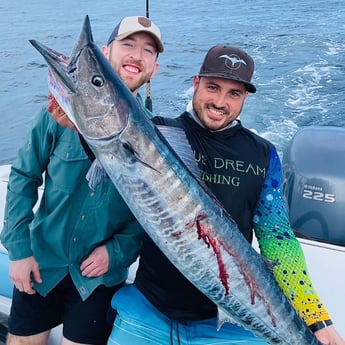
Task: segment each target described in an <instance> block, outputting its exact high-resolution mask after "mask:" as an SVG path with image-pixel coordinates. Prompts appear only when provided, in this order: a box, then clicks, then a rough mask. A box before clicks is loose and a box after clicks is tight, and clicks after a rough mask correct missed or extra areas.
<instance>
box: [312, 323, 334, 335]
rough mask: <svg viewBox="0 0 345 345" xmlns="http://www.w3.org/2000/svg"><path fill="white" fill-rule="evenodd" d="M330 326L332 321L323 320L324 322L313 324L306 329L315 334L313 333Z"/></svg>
mask: <svg viewBox="0 0 345 345" xmlns="http://www.w3.org/2000/svg"><path fill="white" fill-rule="evenodd" d="M331 325H333V322H332V320H325V321H318V322H315V323H313V324H312V325H310V326H308V327H309V329H310V330H311V331H312V332H313V333H315V332H317V331H319V330H320V329H323V328H326V327H328V326H331Z"/></svg>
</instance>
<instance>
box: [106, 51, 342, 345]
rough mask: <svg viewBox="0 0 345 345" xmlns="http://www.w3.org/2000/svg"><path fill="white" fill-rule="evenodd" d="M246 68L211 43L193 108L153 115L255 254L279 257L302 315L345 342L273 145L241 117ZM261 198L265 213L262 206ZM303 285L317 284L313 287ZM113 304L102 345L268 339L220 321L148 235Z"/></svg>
mask: <svg viewBox="0 0 345 345" xmlns="http://www.w3.org/2000/svg"><path fill="white" fill-rule="evenodd" d="M253 71H254V62H253V60H252V58H251V57H250V56H249V55H248V54H247V53H245V52H244V51H242V50H240V49H238V48H235V47H232V46H215V47H213V48H211V49H210V50H209V52H208V53H207V55H206V57H205V60H204V62H203V65H202V67H201V69H200V73H199V75H197V76H195V77H194V95H193V100H192V109H191V110H190V111H186V112H184V113H183V114H182V115H181V116H179V117H178V118H175V119H168V118H161V117H156V118H154V119H153V121H154V122H155V123H156V124H159V125H167V126H175V127H179V128H183V129H184V131H185V132H186V136H187V138H188V140H189V142H190V145H191V147H192V150H193V152H194V155H195V159H196V161H197V163H198V166H199V169H200V174H201V175H200V176H201V179H202V180H203V181H204V182H205V184H206V185H207V186H208V187H209V188H210V190H211V191H212V192H213V193H214V195H215V196H216V197H217V199H218V200H219V201H220V202H221V203H222V204H223V206H224V208H225V209H226V210H227V211H228V212H229V213H230V214H231V216H232V217H233V219H234V220H235V221H236V223H237V224H238V227H239V229H240V231H241V232H242V233H243V235H244V236H245V237H246V239H247V240H248V241H249V242H251V241H252V238H253V231H255V234H256V236H257V237H258V240H259V245H260V248H261V253H262V255H264V256H266V257H267V258H268V259H270V260H277V261H278V262H279V263H280V265H279V268H277V269H275V272H274V274H275V278H276V280H277V282H278V284H279V285H280V287H281V288H282V290H283V291H284V293H285V294H286V295H287V296H288V297H290V300H291V302H292V304H293V305H294V307H295V309H296V310H297V311H298V313H299V315H300V316H301V317H302V318H303V319H304V320H305V322H306V323H307V325H308V326H310V328H311V329H312V330H313V331H315V332H316V336H317V337H318V338H319V339H320V340H322V341H323V342H324V343H325V344H337V345H340V344H344V342H343V341H342V340H341V338H340V337H339V335H338V334H337V332H336V330H335V329H334V327H333V326H332V325H331V324H332V322H331V320H330V317H329V315H328V313H327V310H326V309H325V307H324V306H323V304H322V302H321V301H320V300H319V298H318V296H317V294H316V293H315V289H313V287H312V283H311V281H310V278H309V276H308V274H306V272H308V270H307V267H306V263H305V260H304V256H303V252H302V249H301V247H300V245H299V242H298V241H297V239H296V238H295V236H294V234H293V231H292V229H291V227H290V224H289V220H288V214H287V211H286V206H285V203H284V200H283V196H282V194H281V188H280V185H281V163H280V159H279V157H278V154H277V151H276V149H275V147H274V145H273V144H271V143H270V142H268V141H267V140H265V139H263V138H261V137H259V136H258V135H256V134H254V133H253V132H251V131H250V130H248V129H246V128H244V127H243V126H242V124H241V122H240V120H238V117H239V115H240V113H241V111H242V108H243V105H244V102H245V99H246V97H247V96H248V93H254V92H255V91H256V88H255V86H254V85H253V84H252V83H251V78H252V75H253ZM272 181H273V182H272ZM267 200H269V204H268V203H267ZM263 205H264V206H263ZM267 206H268V208H269V209H270V210H271V211H270V212H267V209H264V207H267ZM278 210H279V211H278ZM278 212H279V214H278ZM277 228H278V229H281V231H284V234H288V236H284V237H282V238H279V240H278V236H274V234H273V230H272V229H277ZM271 238H272V240H271ZM283 241H289V243H288V244H289V245H288V246H286V247H288V248H291V249H288V250H290V252H289V253H288V255H286V251H282V250H280V249H281V245H282V242H283ZM284 244H285V243H284ZM287 267H293V269H294V271H295V272H296V275H298V277H299V278H300V280H302V279H303V281H304V282H305V283H306V284H308V285H307V286H309V287H310V289H309V290H308V291H304V290H303V289H302V288H301V286H299V284H298V281H299V279H294V280H291V281H289V280H288V279H286V277H285V276H284V275H283V274H282V271H283V270H284V269H286V268H287ZM291 291H293V294H291ZM310 291H314V293H313V296H310V295H311V292H310ZM292 296H293V297H294V298H292ZM311 297H312V298H311ZM310 300H312V301H313V302H312V303H310ZM112 306H113V308H114V309H116V310H117V312H118V316H117V318H116V320H115V323H114V327H113V330H112V334H111V336H110V338H109V340H108V345H115V344H136V345H138V344H159V345H164V344H166V345H170V344H190V345H201V344H216V343H217V344H238V343H241V344H266V342H265V341H264V340H261V339H259V338H257V337H255V336H254V335H253V334H252V333H251V332H249V331H246V330H244V329H243V328H242V327H240V326H237V325H235V324H231V323H225V324H223V325H222V327H221V328H220V330H217V307H216V305H215V304H214V303H213V302H212V301H211V300H209V299H208V298H207V297H206V296H205V295H203V294H202V293H201V292H200V291H199V290H198V289H197V288H196V287H194V286H193V285H192V284H191V283H190V282H189V281H188V280H187V279H186V278H185V277H184V276H183V275H182V274H181V273H180V272H179V271H178V270H177V269H176V268H175V267H174V266H173V264H172V263H170V261H169V260H168V259H167V258H166V257H165V255H164V254H163V253H162V252H161V250H160V249H159V248H158V247H157V246H156V245H155V244H154V242H153V241H152V240H151V239H150V238H149V237H148V236H146V237H145V240H144V244H143V248H142V251H141V254H140V262H139V267H138V271H137V275H136V279H135V282H134V284H132V285H127V286H125V287H123V288H122V289H121V290H120V291H119V292H117V293H116V294H115V296H114V298H113V300H112Z"/></svg>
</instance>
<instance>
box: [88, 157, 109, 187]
mask: <svg viewBox="0 0 345 345" xmlns="http://www.w3.org/2000/svg"><path fill="white" fill-rule="evenodd" d="M107 177H108V174H107V173H106V171H105V170H104V168H103V166H102V165H101V163H100V161H99V160H98V159H95V160H94V161H93V163H92V164H91V166H90V169H89V170H88V172H87V174H86V179H87V181H88V182H89V187H90V188H91V189H92V190H95V189H96V187H97V186H98V185H99V184H100V183H101V181H102V180H103V179H104V178H107Z"/></svg>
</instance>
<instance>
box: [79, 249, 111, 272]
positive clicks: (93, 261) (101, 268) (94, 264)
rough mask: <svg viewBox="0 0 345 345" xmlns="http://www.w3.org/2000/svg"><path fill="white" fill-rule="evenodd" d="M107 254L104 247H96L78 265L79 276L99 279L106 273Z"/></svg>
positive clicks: (107, 264)
mask: <svg viewBox="0 0 345 345" xmlns="http://www.w3.org/2000/svg"><path fill="white" fill-rule="evenodd" d="M108 269H109V254H108V251H107V248H106V246H105V245H103V246H100V247H97V248H96V249H95V250H94V251H93V252H92V253H91V254H90V255H89V257H88V258H87V259H85V260H84V261H83V262H82V264H81V265H80V271H81V274H82V275H83V276H85V277H88V278H91V277H99V276H101V275H103V274H105V273H107V272H108Z"/></svg>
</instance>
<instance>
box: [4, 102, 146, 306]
mask: <svg viewBox="0 0 345 345" xmlns="http://www.w3.org/2000/svg"><path fill="white" fill-rule="evenodd" d="M139 101H141V99H140V98H139ZM91 164H92V162H91V160H90V159H89V158H88V156H87V154H86V153H85V152H84V150H83V147H82V145H81V143H80V140H79V137H78V134H77V132H75V131H72V130H70V129H69V128H67V127H62V126H60V125H59V124H58V123H57V122H56V121H55V120H53V119H52V117H51V115H50V114H49V113H48V112H47V110H46V109H43V110H42V111H41V112H40V113H39V114H38V116H37V117H36V119H35V120H34V123H33V127H32V130H31V131H30V133H29V134H28V136H27V138H26V141H25V143H24V145H23V146H22V147H21V148H20V149H19V151H18V157H17V159H16V161H15V162H14V163H13V165H12V167H11V173H10V178H9V183H8V191H7V197H6V207H5V217H4V228H3V231H2V233H1V241H2V243H3V245H4V247H5V248H6V249H7V250H8V253H9V258H10V260H20V259H24V258H27V257H30V256H34V257H35V259H36V260H37V262H38V263H39V269H40V274H41V278H42V280H43V282H42V283H41V284H35V289H36V290H37V291H38V292H39V293H41V294H42V295H46V294H47V293H48V292H49V291H50V290H51V289H52V288H53V287H54V286H56V284H57V283H58V282H59V281H61V280H62V279H63V278H64V277H65V276H66V275H67V274H68V273H69V274H70V275H71V277H72V280H73V282H74V284H75V285H76V287H77V289H78V291H79V293H80V296H81V297H82V299H83V300H85V299H86V298H87V297H88V296H89V295H90V294H91V292H92V291H93V290H94V289H95V288H96V287H97V286H99V285H101V284H103V285H105V286H115V285H118V284H120V283H122V282H123V281H125V280H126V278H127V275H128V267H129V266H130V265H131V264H132V263H133V262H134V261H135V260H136V258H137V255H138V253H139V250H140V248H141V244H142V235H143V230H142V228H141V226H140V225H139V223H138V222H137V221H136V220H135V218H134V216H133V215H132V213H131V211H130V210H129V208H128V207H127V205H126V203H125V202H124V201H123V199H122V197H121V196H120V195H119V193H118V192H117V190H116V189H115V187H114V186H113V184H112V182H111V180H110V179H108V178H106V179H104V180H103V181H102V183H101V184H100V185H99V186H98V187H97V188H96V189H95V190H91V189H90V188H89V186H88V182H87V180H86V173H87V172H88V170H89V168H90V166H91ZM43 184H44V190H43V188H42V189H39V187H40V186H42V185H43ZM42 192H43V195H42V200H41V202H40V204H39V206H36V207H37V211H36V212H34V211H33V209H34V206H35V204H36V203H37V200H38V196H39V193H42ZM35 209H36V208H35ZM103 244H105V245H106V248H107V251H108V254H109V258H110V266H109V270H108V272H107V273H106V274H104V275H102V276H100V277H96V278H87V277H83V276H82V275H81V272H80V264H81V263H82V262H83V260H85V259H86V258H87V257H88V255H89V254H90V253H91V252H92V251H93V250H94V249H95V248H96V247H98V246H100V245H103Z"/></svg>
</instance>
